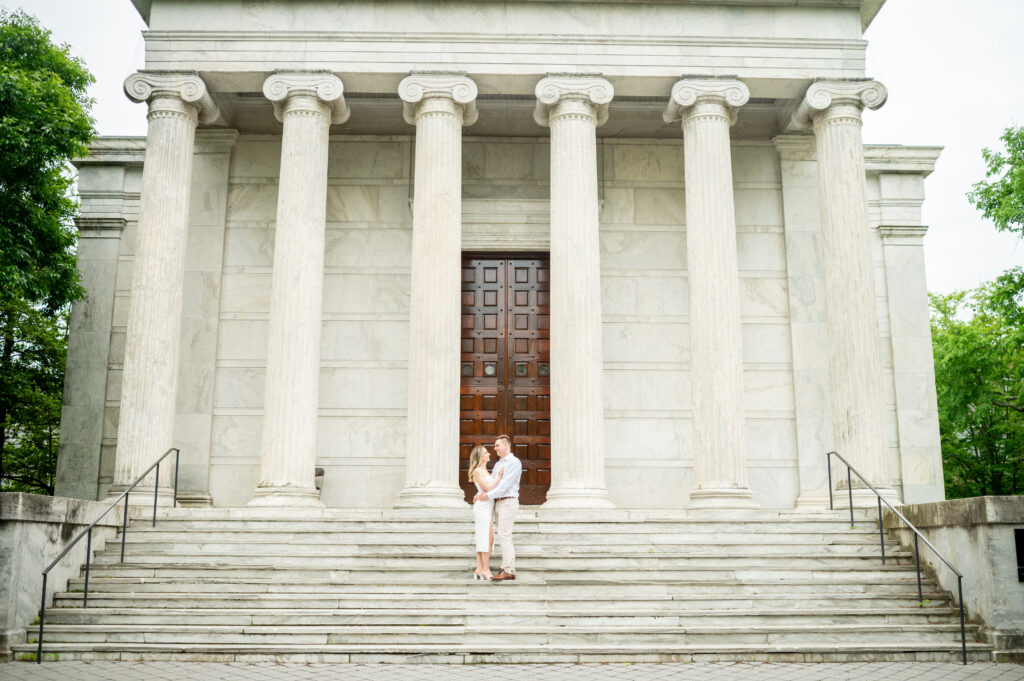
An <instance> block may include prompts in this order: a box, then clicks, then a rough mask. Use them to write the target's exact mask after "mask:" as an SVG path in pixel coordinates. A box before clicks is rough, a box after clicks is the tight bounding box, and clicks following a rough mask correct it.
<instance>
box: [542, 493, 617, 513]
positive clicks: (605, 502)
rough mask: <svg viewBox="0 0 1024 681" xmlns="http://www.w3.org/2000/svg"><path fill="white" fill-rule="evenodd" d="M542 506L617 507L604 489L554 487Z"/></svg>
mask: <svg viewBox="0 0 1024 681" xmlns="http://www.w3.org/2000/svg"><path fill="white" fill-rule="evenodd" d="M541 508H543V509H552V508H615V504H613V503H612V500H611V497H609V496H608V491H607V490H604V489H553V490H548V493H547V500H546V501H545V502H544V503H543V504H542V505H541Z"/></svg>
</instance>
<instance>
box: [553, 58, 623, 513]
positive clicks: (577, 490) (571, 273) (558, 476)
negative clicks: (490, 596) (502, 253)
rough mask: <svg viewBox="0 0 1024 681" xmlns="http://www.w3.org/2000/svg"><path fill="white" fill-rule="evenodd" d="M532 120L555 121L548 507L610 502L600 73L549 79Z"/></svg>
mask: <svg viewBox="0 0 1024 681" xmlns="http://www.w3.org/2000/svg"><path fill="white" fill-rule="evenodd" d="M536 93H537V108H536V109H535V111H534V119H535V120H536V121H537V123H538V124H540V125H543V126H549V127H550V128H551V366H553V367H554V371H553V372H552V376H551V444H552V448H551V449H552V453H551V489H550V490H549V491H548V494H547V502H546V503H545V504H544V506H545V507H546V508H611V507H612V502H611V500H610V499H609V497H608V492H607V490H606V489H605V480H604V400H603V399H602V390H601V385H602V372H603V368H604V367H603V354H602V348H601V260H600V255H601V254H600V250H601V249H600V242H599V239H598V227H599V225H598V212H597V210H598V204H597V201H598V199H597V134H596V130H597V126H599V125H603V124H604V122H605V121H606V120H608V103H609V102H611V100H612V96H613V95H614V90H613V89H612V85H611V83H609V82H608V81H607V80H605V79H604V78H596V77H593V76H578V77H574V76H566V77H548V78H544V79H543V80H541V81H540V82H539V83H538V84H537V90H536Z"/></svg>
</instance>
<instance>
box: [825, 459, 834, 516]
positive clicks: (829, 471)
mask: <svg viewBox="0 0 1024 681" xmlns="http://www.w3.org/2000/svg"><path fill="white" fill-rule="evenodd" d="M825 462H826V466H825V467H826V468H827V469H828V510H830V511H834V510H835V509H834V508H833V507H832V452H825Z"/></svg>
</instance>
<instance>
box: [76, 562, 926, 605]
mask: <svg viewBox="0 0 1024 681" xmlns="http://www.w3.org/2000/svg"><path fill="white" fill-rule="evenodd" d="M385 577H386V576H385V575H382V576H381V579H380V580H377V581H375V582H369V583H355V584H350V583H339V582H337V581H334V580H327V579H316V578H306V579H302V578H299V577H297V576H292V575H291V574H289V573H282V572H280V571H274V574H273V575H265V574H259V575H257V576H254V577H241V576H233V575H232V574H231V573H225V574H218V575H216V576H212V577H210V576H206V577H203V576H196V575H187V576H184V577H162V578H160V579H159V580H154V579H153V578H151V577H125V576H117V575H115V574H114V573H113V572H111V570H110V569H108V570H105V571H104V570H99V569H97V570H94V571H93V578H92V579H91V581H90V592H91V593H96V592H97V591H104V592H121V591H125V590H127V591H146V590H152V591H178V592H185V593H207V592H211V593H217V594H220V593H227V592H239V593H278V594H289V593H307V594H342V595H349V596H350V595H352V594H357V595H359V596H360V597H373V596H375V595H380V594H388V595H394V596H396V597H402V598H408V597H410V596H415V597H416V598H419V597H423V596H427V595H450V594H459V595H467V594H470V593H473V594H479V593H480V592H479V589H480V588H482V587H483V588H487V587H491V586H496V585H495V584H493V583H483V582H475V581H472V580H471V579H470V577H469V575H468V574H466V575H464V579H462V580H453V579H445V580H440V579H434V578H430V577H423V578H420V579H417V580H415V581H412V582H410V581H406V580H402V581H395V580H393V579H391V580H389V579H386V578H385ZM84 581H85V580H84V579H82V578H81V577H79V578H75V579H72V580H70V581H69V586H68V588H69V589H72V590H76V591H80V590H81V589H82V588H84ZM922 583H923V586H924V589H925V598H929V597H930V596H929V594H931V595H932V596H937V595H938V594H937V592H935V590H934V589H935V585H934V583H932V582H930V581H929V580H928V579H924V580H923V582H922ZM500 586H505V585H500ZM509 586H512V585H509ZM514 586H515V588H516V589H518V590H519V591H518V592H517V593H518V594H519V595H521V596H522V597H527V598H542V597H547V598H555V597H566V598H569V597H573V596H577V597H578V596H580V595H582V596H583V597H585V598H587V599H600V598H602V597H608V598H634V597H640V596H642V597H664V598H688V597H690V596H693V595H697V596H699V597H705V596H708V597H710V596H716V595H717V596H733V595H744V596H747V595H749V596H757V595H771V594H776V595H777V594H785V595H789V594H792V595H794V596H802V597H809V595H815V596H825V595H827V596H829V597H833V596H839V597H850V598H860V597H873V596H880V597H881V596H885V597H889V596H893V597H896V596H901V595H907V594H913V595H916V593H917V591H916V581H914V577H912V576H910V577H908V576H907V575H904V574H902V573H892V574H888V575H886V577H885V578H884V579H874V580H865V579H862V578H860V576H859V575H858V576H856V577H850V578H848V579H842V577H841V576H836V577H835V578H833V579H831V580H829V582H828V585H827V586H828V591H827V593H823V592H822V586H823V584H822V582H821V580H818V579H813V578H806V577H793V576H787V577H784V578H781V579H780V578H777V577H774V576H773V577H772V578H770V579H762V580H758V579H744V580H743V581H739V580H737V579H721V580H711V579H703V580H699V581H680V582H661V583H653V582H649V583H641V582H633V583H616V582H614V581H612V580H604V581H601V580H597V579H595V578H593V577H590V578H587V580H586V582H580V581H579V580H574V579H572V578H565V579H559V578H549V579H547V580H545V581H543V582H540V583H536V582H535V583H530V582H528V581H525V578H524V580H516V582H515V585H514ZM471 589H477V591H470V590H471ZM475 597H476V596H475Z"/></svg>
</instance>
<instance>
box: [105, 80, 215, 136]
mask: <svg viewBox="0 0 1024 681" xmlns="http://www.w3.org/2000/svg"><path fill="white" fill-rule="evenodd" d="M124 94H125V95H127V97H128V99H130V100H132V101H133V102H147V103H149V105H150V111H153V110H162V109H163V108H164V107H162V106H161V105H160V104H159V103H158V102H159V100H161V99H177V100H180V101H181V102H184V103H185V104H189V105H191V106H192V107H193V108H194V110H195V111H196V115H197V116H198V120H199V122H200V123H202V124H204V125H209V124H210V123H214V122H216V121H217V120H218V119H220V117H221V111H220V107H218V106H217V104H216V103H215V102H214V101H213V98H212V97H210V93H209V92H208V91H207V90H206V83H204V82H203V79H202V78H200V77H199V75H198V74H197V73H195V72H194V71H136V72H135V73H133V74H131V75H130V76H128V77H127V78H125V80H124Z"/></svg>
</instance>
